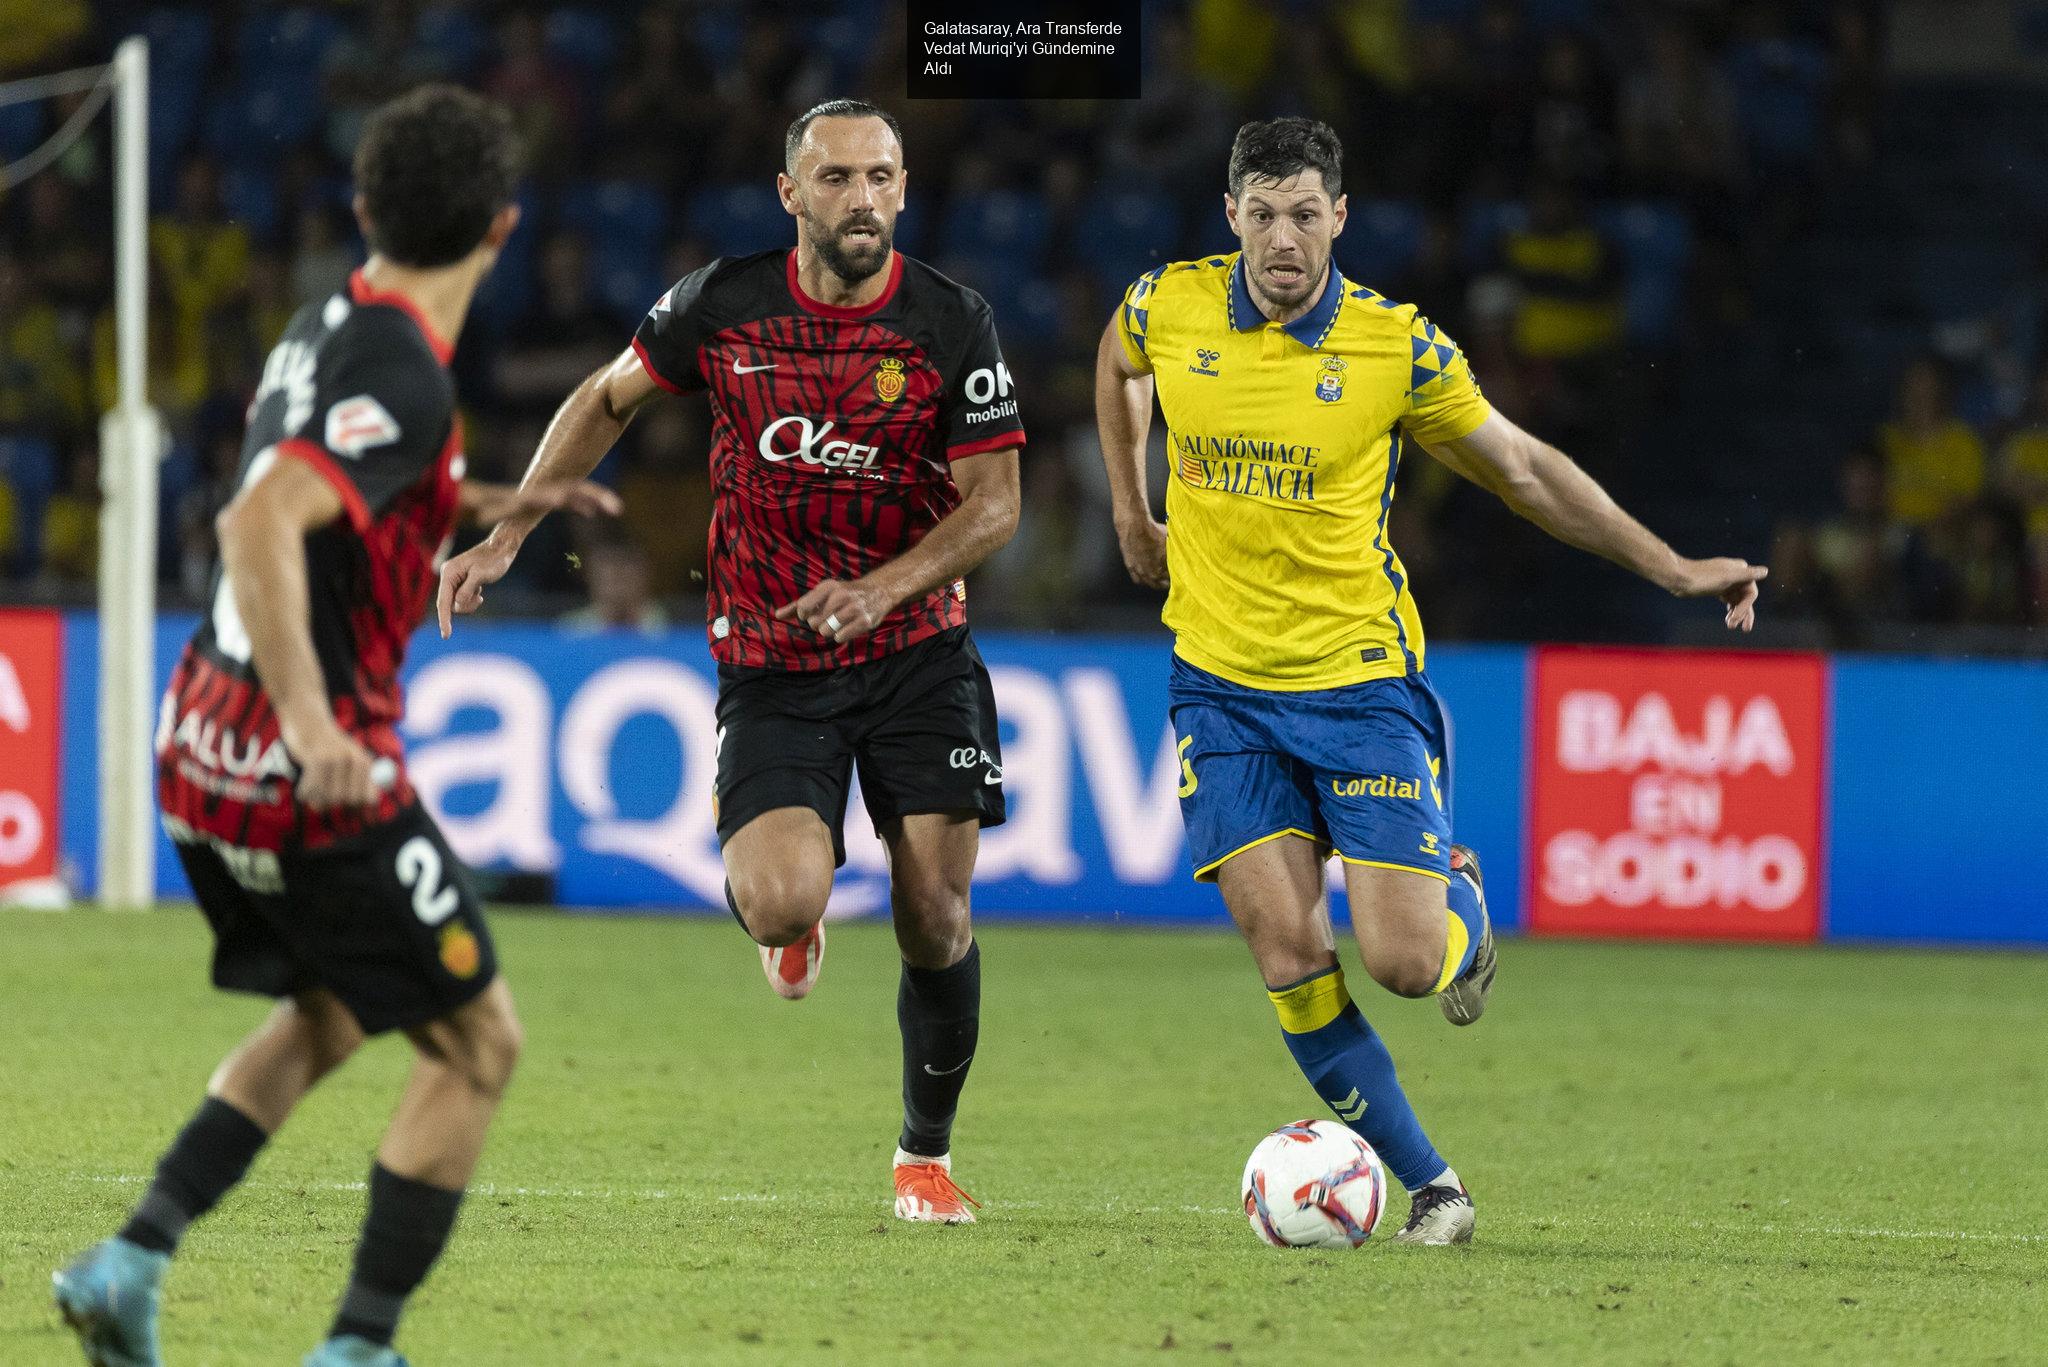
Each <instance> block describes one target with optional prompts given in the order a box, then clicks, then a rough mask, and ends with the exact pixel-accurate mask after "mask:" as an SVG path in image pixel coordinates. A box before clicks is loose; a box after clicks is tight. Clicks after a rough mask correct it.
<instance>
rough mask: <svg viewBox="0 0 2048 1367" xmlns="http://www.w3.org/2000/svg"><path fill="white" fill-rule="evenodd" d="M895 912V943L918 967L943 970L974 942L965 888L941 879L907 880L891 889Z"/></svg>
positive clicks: (971, 919) (971, 918)
mask: <svg viewBox="0 0 2048 1367" xmlns="http://www.w3.org/2000/svg"><path fill="white" fill-rule="evenodd" d="M890 893H891V900H892V901H893V903H894V910H895V913H896V942H897V945H898V946H899V947H900V948H901V949H902V950H903V954H904V957H905V958H907V959H908V960H909V961H910V962H911V963H913V964H916V965H917V966H919V967H920V968H946V967H949V966H950V965H952V964H953V963H955V962H957V961H958V960H959V958H960V956H961V955H962V954H965V953H966V952H967V946H968V944H969V943H970V942H972V940H973V939H974V925H973V917H972V915H971V913H970V912H969V910H968V895H967V890H966V889H965V888H956V887H954V886H952V884H951V883H950V882H948V881H947V880H946V879H944V878H941V877H924V878H908V879H903V880H902V881H899V882H898V883H896V884H895V885H894V886H893V887H892V888H891V889H890Z"/></svg>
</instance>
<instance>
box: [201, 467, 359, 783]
mask: <svg viewBox="0 0 2048 1367" xmlns="http://www.w3.org/2000/svg"><path fill="white" fill-rule="evenodd" d="M342 512H343V507H342V501H341V494H340V493H339V492H338V491H337V490H336V489H335V488H334V486H333V485H331V484H329V483H328V482H327V481H326V480H325V479H323V478H321V476H320V475H319V474H318V473H316V472H315V471H314V470H313V468H312V467H311V466H308V465H306V464H304V463H303V462H301V461H298V460H295V459H292V458H290V457H283V458H280V459H277V460H274V461H272V462H271V465H270V468H269V469H267V470H265V471H264V472H263V474H262V476H261V477H259V478H257V479H255V480H253V481H251V482H250V484H249V485H248V486H247V487H246V488H244V489H243V490H242V491H241V492H240V493H238V494H236V495H235V497H234V500H233V501H232V502H230V503H229V504H228V506H227V507H225V508H223V509H222V510H221V513H220V516H219V517H218V518H216V519H214V530H215V532H216V533H217V534H218V535H219V537H220V560H221V572H222V574H223V575H224V576H225V578H226V580H227V584H228V589H229V592H230V593H232V594H233V595H234V603H235V611H236V612H237V613H238V614H239V615H240V616H241V619H242V628H243V630H244V631H246V632H247V633H248V637H249V662H250V663H251V664H253V665H254V666H255V667H256V677H257V679H259V680H260V681H261V682H262V684H263V691H264V692H265V693H266V694H267V695H269V698H270V704H271V706H272V707H274V708H275V709H276V710H277V722H278V733H279V734H280V735H281V736H283V738H284V748H285V750H286V752H287V753H289V754H290V755H291V757H292V761H293V763H295V764H296V765H298V777H297V780H296V782H295V784H294V793H295V795H296V796H297V798H298V800H299V801H300V802H301V803H303V804H305V805H306V806H308V807H313V808H328V807H367V806H369V805H370V804H371V803H373V802H375V801H376V800H377V786H376V783H375V781H374V779H373V778H372V776H371V767H372V765H373V764H374V763H375V762H376V757H375V756H373V755H372V754H371V753H370V752H369V751H367V750H365V749H364V748H363V747H362V746H360V745H358V744H357V743H356V742H355V740H354V739H353V738H351V737H350V736H349V734H348V733H347V732H346V731H344V730H342V728H341V724H340V723H339V722H337V721H335V719H334V705H333V702H332V700H331V699H329V698H328V696H327V681H326V679H325V678H323V677H322V676H321V673H320V657H319V656H318V655H317V654H316V653H315V652H314V650H313V631H312V627H311V625H310V623H311V621H312V617H313V614H312V606H311V597H310V595H309V593H308V591H307V587H306V533H308V532H310V531H312V530H313V529H315V528H316V527H324V526H326V525H327V524H328V523H330V522H333V521H334V520H335V519H336V518H338V517H340V516H341V515H342Z"/></svg>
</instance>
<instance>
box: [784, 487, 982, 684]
mask: <svg viewBox="0 0 2048 1367" xmlns="http://www.w3.org/2000/svg"><path fill="white" fill-rule="evenodd" d="M953 483H954V485H955V486H956V487H957V488H958V489H959V490H960V506H959V507H957V508H955V509H953V511H952V512H950V513H947V514H946V515H945V516H944V517H942V518H940V519H939V521H938V523H937V525H935V526H934V527H933V528H932V529H931V530H930V531H928V532H926V533H925V534H924V537H923V539H922V540H920V541H919V542H918V543H917V544H916V545H915V546H912V547H911V548H910V549H909V550H907V551H905V552H903V554H901V555H899V556H897V557H896V558H895V559H894V560H889V561H885V562H883V563H882V564H880V565H877V566H876V567H875V568H874V569H872V570H870V571H869V572H868V573H866V574H864V575H862V576H861V577H860V578H858V579H826V580H821V581H820V582H819V583H818V584H817V585H816V586H815V587H814V588H812V589H811V591H810V592H809V593H806V594H805V595H804V596H803V597H801V598H799V599H797V600H796V601H795V602H794V603H784V604H783V605H782V606H781V607H779V608H777V609H776V610H775V616H776V618H777V619H778V620H779V621H784V622H802V623H803V624H804V625H805V626H807V627H809V628H810V629H811V630H812V631H815V632H817V633H818V634H819V635H820V636H829V637H831V638H832V639H833V640H834V641H837V642H839V643H841V644H842V645H843V644H845V643H846V642H848V641H853V640H858V639H859V638H860V637H862V636H865V635H867V634H868V633H869V632H871V631H873V630H874V629H875V628H876V627H877V626H879V625H880V624H881V621H882V619H883V618H884V617H887V616H888V615H889V614H890V613H891V612H892V611H894V610H895V608H896V607H897V605H898V604H901V603H907V602H909V601H910V600H911V599H913V598H922V597H923V596H924V595H925V594H927V593H930V592H931V591H932V590H933V589H935V588H938V587H939V586H940V585H941V584H950V583H952V582H953V581H954V580H955V579H958V578H960V576H962V575H964V574H966V573H967V572H968V571H969V570H971V569H973V568H974V567H975V566H977V565H979V564H980V563H981V562H982V561H984V560H986V559H988V558H989V557H990V556H991V555H994V554H995V553H996V552H997V551H999V550H1001V549H1002V548H1003V547H1004V545H1006V544H1007V543H1008V542H1009V540H1010V538H1011V537H1012V536H1014V535H1016V533H1017V513H1018V508H1019V506H1020V505H1021V503H1022V501H1023V499H1022V495H1021V493H1020V489H1019V479H1018V473H1017V448H1016V447H1014V446H1006V447H1004V448H1003V449H1002V450H1000V451H983V452H982V453H980V454H979V455H973V456H962V457H961V458H960V459H958V460H956V461H954V462H953Z"/></svg>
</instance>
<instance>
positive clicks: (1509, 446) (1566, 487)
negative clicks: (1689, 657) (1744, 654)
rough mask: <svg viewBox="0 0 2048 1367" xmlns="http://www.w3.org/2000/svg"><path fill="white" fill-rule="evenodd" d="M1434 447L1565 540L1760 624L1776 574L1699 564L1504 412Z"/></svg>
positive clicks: (1730, 564)
mask: <svg viewBox="0 0 2048 1367" xmlns="http://www.w3.org/2000/svg"><path fill="white" fill-rule="evenodd" d="M1426 446H1427V449H1428V451H1429V453H1430V454H1431V455H1432V456H1435V457H1436V458H1437V459H1438V460H1440V461H1442V462H1443V463H1444V464H1446V465H1448V466H1450V467H1451V468H1452V469H1453V470H1455V471H1457V472H1458V473H1459V474H1461V475H1463V476H1464V477H1465V478H1466V479H1469V480H1471V481H1472V482H1473V483H1474V484H1477V485H1479V486H1480V487H1481V488H1483V489H1487V490H1489V491H1491V492H1492V493H1493V494H1495V495H1497V496H1498V497H1499V498H1500V500H1501V501H1502V502H1503V503H1505V504H1507V505H1508V507H1510V508H1512V509H1514V511H1515V512H1516V513H1517V514H1518V515H1520V516H1522V517H1525V518H1527V519H1528V520H1529V521H1531V522H1533V523H1535V524H1536V525H1537V526H1539V527H1541V528H1542V529H1543V530H1544V531H1546V532H1549V533H1550V534H1551V535H1552V536H1554V537H1556V538H1557V539H1558V540H1560V541H1563V542H1565V543H1567V544H1569V545H1573V546H1577V547H1578V548H1579V549H1581V550H1587V551H1591V552H1593V553H1594V554H1595V555H1601V556H1605V557H1606V558H1607V559H1609V560H1612V561H1613V562H1614V563H1615V564H1617V565H1620V566H1621V567H1622V568H1624V569H1628V570H1633V571H1635V572H1636V573H1637V574H1639V575H1641V576H1642V577H1643V578H1645V579H1647V580H1649V581H1650V582H1651V583H1653V584H1655V585H1657V586H1658V587H1659V588H1661V589H1664V590H1665V591H1666V592H1668V593H1673V594H1676V595H1678V596H1679V597H1681V598H1706V597H1714V598H1719V599H1720V600H1721V601H1722V602H1723V603H1724V604H1726V605H1727V608H1728V611H1727V614H1726V618H1727V623H1728V626H1729V627H1730V628H1731V629H1734V628H1740V629H1741V630H1743V631H1749V630H1751V629H1752V628H1754V627H1755V625H1756V597H1757V581H1759V580H1761V579H1762V578H1763V577H1764V576H1765V575H1767V574H1769V573H1770V571H1769V570H1768V569H1766V568H1765V567H1764V566H1762V565H1752V564H1750V563H1749V562H1747V561H1745V560H1739V559H1735V558H1732V557H1727V556H1723V557H1718V558H1715V559H1711V560H1692V559H1688V558H1687V557H1685V556H1682V555H1680V554H1678V552H1676V551H1674V550H1672V549H1671V547H1669V546H1667V545H1665V544H1664V543H1663V542H1662V541H1661V540H1659V539H1658V538H1657V537H1656V535H1655V534H1654V533H1652V532H1651V531H1650V529H1649V528H1647V527H1645V526H1644V525H1643V524H1642V523H1640V522H1638V521H1636V520H1635V519H1634V518H1633V517H1630V516H1629V515H1628V514H1627V513H1626V512H1624V511H1623V510H1622V508H1621V506H1620V505H1619V504H1617V503H1616V502H1615V501H1614V500H1613V499H1612V498H1611V497H1609V496H1608V493H1607V491H1606V490H1605V489H1603V488H1601V487H1600V485H1599V483H1598V481H1596V480H1595V479H1594V478H1593V477H1592V476H1591V475H1589V474H1587V473H1586V472H1585V471H1584V470H1581V469H1580V468H1579V467H1578V466H1577V465H1576V464H1574V463H1573V462H1572V459H1571V457H1569V456H1567V455H1565V453H1564V452H1562V451H1560V450H1558V449H1557V448H1556V447H1554V446H1551V445H1550V444H1549V443H1547V442H1543V441H1539V440H1538V439H1537V438H1535V437H1532V436H1530V435H1529V434H1528V433H1527V432H1524V431H1523V430H1522V429H1521V428H1519V427H1517V426H1516V425H1515V424H1514V423H1512V422H1510V421H1509V420H1508V419H1507V418H1505V417H1502V416H1501V414H1500V413H1498V412H1495V413H1493V414H1491V415H1490V416H1489V417H1488V418H1487V419H1486V421H1485V422H1483V423H1481V424H1480V426H1479V428H1478V430H1476V431H1474V432H1472V433H1471V434H1470V435H1469V436H1464V437H1459V438H1457V439H1455V440H1452V441H1441V442H1432V443H1427V444H1426Z"/></svg>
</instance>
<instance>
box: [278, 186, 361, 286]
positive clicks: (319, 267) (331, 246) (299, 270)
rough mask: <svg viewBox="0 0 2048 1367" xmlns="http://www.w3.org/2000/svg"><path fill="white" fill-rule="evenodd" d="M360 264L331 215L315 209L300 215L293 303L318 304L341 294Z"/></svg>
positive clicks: (310, 208) (293, 265)
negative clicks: (350, 274) (350, 275)
mask: <svg viewBox="0 0 2048 1367" xmlns="http://www.w3.org/2000/svg"><path fill="white" fill-rule="evenodd" d="M360 264H361V262H359V261H358V260H357V258H356V254H355V252H354V251H353V250H352V249H351V248H350V247H349V245H348V242H347V241H346V240H345V239H344V238H343V237H342V234H341V229H340V225H339V224H338V223H337V222H336V221H335V215H334V213H333V212H332V211H330V210H327V209H323V208H320V207H318V206H316V205H309V206H307V207H306V208H304V209H302V210H300V211H299V218H298V224H297V241H296V243H295V246H294V250H293V254H292V272H291V275H292V297H293V298H294V299H295V300H297V301H298V302H299V303H300V304H317V303H320V302H322V301H323V300H325V299H327V298H328V297H329V296H330V295H334V294H338V293H340V292H341V289H342V287H343V286H345V285H346V284H348V277H349V273H350V272H351V271H353V270H355V268H356V267H357V266H358V265H360Z"/></svg>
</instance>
